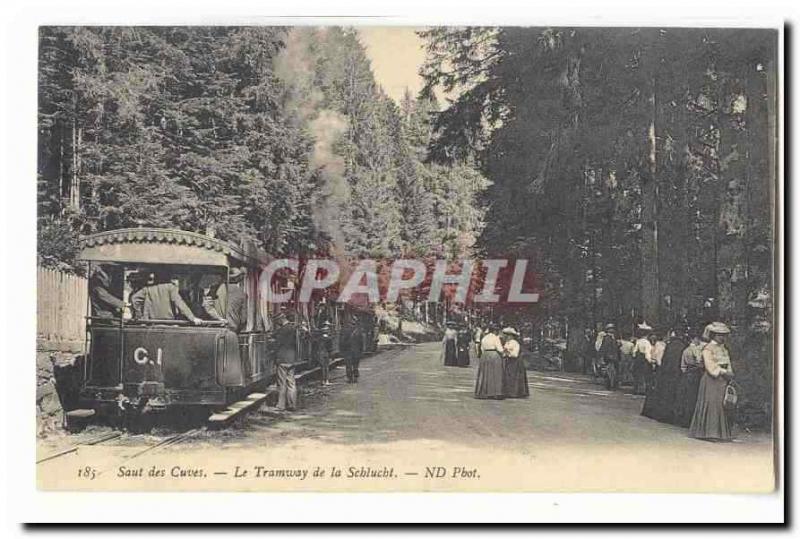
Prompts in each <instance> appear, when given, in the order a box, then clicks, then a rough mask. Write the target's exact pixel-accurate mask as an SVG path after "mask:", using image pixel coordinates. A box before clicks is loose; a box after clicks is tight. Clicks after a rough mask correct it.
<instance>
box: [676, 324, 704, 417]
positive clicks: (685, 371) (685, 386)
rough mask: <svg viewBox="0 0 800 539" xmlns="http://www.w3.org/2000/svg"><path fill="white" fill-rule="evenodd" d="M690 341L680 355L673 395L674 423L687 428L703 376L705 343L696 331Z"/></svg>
mask: <svg viewBox="0 0 800 539" xmlns="http://www.w3.org/2000/svg"><path fill="white" fill-rule="evenodd" d="M691 338H692V340H691V342H690V343H689V346H687V347H686V348H685V349H684V350H683V354H682V355H681V377H680V381H679V382H678V393H677V396H676V397H675V424H676V425H678V426H679V427H683V428H688V427H689V425H690V424H691V423H692V416H693V415H694V407H695V404H697V391H698V390H699V389H700V379H701V378H702V377H703V372H705V368H704V367H703V348H704V347H705V343H704V342H703V341H702V340H701V339H700V335H699V333H698V332H697V331H695V332H694V334H692V335H691Z"/></svg>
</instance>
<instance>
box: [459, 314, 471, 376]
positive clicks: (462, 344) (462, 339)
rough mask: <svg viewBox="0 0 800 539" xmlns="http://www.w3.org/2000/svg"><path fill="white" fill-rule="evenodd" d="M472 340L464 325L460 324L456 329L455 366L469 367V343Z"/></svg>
mask: <svg viewBox="0 0 800 539" xmlns="http://www.w3.org/2000/svg"><path fill="white" fill-rule="evenodd" d="M471 340H472V336H471V335H470V331H469V328H468V327H467V325H466V324H460V325H459V326H458V328H457V329H456V366H457V367H469V343H470V341H471Z"/></svg>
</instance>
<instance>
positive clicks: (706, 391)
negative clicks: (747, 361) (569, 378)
mask: <svg viewBox="0 0 800 539" xmlns="http://www.w3.org/2000/svg"><path fill="white" fill-rule="evenodd" d="M729 334H730V328H729V327H728V326H727V325H725V324H724V323H722V322H713V323H711V324H708V325H706V326H705V327H704V328H703V330H702V331H699V330H695V329H691V328H688V329H684V330H673V331H670V332H668V334H667V335H666V336H665V337H664V338H661V335H659V334H658V333H657V332H655V331H654V330H653V328H652V327H650V326H649V325H648V324H647V323H646V322H643V323H641V324H639V325H638V326H637V331H636V335H635V337H634V338H632V339H631V338H629V337H625V338H617V330H616V327H615V326H614V325H613V324H608V325H607V326H606V327H605V330H604V331H603V332H601V333H600V334H598V337H597V339H596V341H595V346H594V348H595V354H594V356H595V358H596V361H595V363H594V366H595V368H594V371H595V374H598V375H602V376H603V377H604V378H605V379H606V382H607V385H608V386H609V387H612V388H613V387H618V385H619V382H620V381H623V382H624V381H630V382H631V383H632V385H633V392H634V394H644V395H645V401H644V405H643V407H642V415H644V416H646V417H649V418H652V419H655V420H657V421H661V422H665V423H671V424H674V425H678V426H681V427H684V428H688V429H689V436H691V437H693V438H698V439H703V440H714V441H729V440H731V439H732V429H731V427H732V424H733V417H732V416H733V414H732V411H733V408H734V407H735V404H736V387H735V385H734V384H733V368H732V366H731V359H730V353H729V351H728V348H727V345H726V343H727V338H728V335H729Z"/></svg>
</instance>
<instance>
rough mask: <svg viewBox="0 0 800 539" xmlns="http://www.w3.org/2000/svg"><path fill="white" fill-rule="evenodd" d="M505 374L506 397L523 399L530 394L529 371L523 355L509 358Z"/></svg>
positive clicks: (504, 370) (506, 362)
mask: <svg viewBox="0 0 800 539" xmlns="http://www.w3.org/2000/svg"><path fill="white" fill-rule="evenodd" d="M503 374H504V378H503V386H504V389H503V391H504V393H505V396H506V397H509V398H512V399H522V398H525V397H527V396H528V395H530V391H529V390H528V373H527V372H526V370H525V361H524V360H523V359H522V358H521V357H515V358H507V359H506V360H505V368H504V369H503Z"/></svg>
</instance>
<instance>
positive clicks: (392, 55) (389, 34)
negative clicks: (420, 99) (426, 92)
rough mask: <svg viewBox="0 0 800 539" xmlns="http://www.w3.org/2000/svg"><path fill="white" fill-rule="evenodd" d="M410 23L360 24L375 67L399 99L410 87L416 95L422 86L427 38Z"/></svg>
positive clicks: (387, 89)
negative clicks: (421, 37) (400, 24)
mask: <svg viewBox="0 0 800 539" xmlns="http://www.w3.org/2000/svg"><path fill="white" fill-rule="evenodd" d="M417 30H420V28H413V27H408V26H376V27H360V28H358V33H359V36H360V39H361V43H362V44H363V45H364V47H365V48H366V49H367V56H368V57H369V59H370V61H371V62H372V71H373V72H374V73H375V78H376V79H377V81H378V83H379V84H380V85H381V86H383V89H384V91H385V92H386V93H387V94H388V95H389V97H391V98H393V99H394V100H395V101H397V102H398V103H399V102H400V100H401V99H402V98H403V94H404V93H405V91H406V88H408V89H409V90H411V93H412V94H413V95H416V94H417V92H419V90H420V89H422V78H421V77H420V76H419V73H418V71H419V68H420V66H421V65H422V63H423V62H424V61H425V50H424V49H423V41H422V39H420V38H419V37H418V36H417V35H416V34H415V32H416V31H417Z"/></svg>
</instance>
